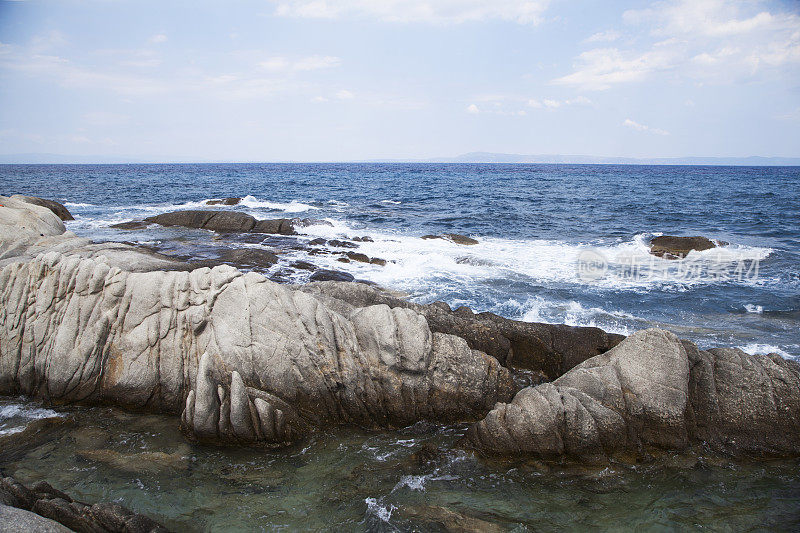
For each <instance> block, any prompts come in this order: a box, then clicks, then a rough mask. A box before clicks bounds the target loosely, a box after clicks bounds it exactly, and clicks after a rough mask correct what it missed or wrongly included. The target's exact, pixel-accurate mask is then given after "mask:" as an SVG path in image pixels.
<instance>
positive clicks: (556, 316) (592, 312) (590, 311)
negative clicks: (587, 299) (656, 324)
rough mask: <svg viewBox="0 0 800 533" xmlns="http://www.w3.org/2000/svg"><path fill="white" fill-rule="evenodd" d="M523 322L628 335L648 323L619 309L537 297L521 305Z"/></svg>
mask: <svg viewBox="0 0 800 533" xmlns="http://www.w3.org/2000/svg"><path fill="white" fill-rule="evenodd" d="M521 307H522V308H523V309H524V311H525V312H524V315H523V316H522V320H523V321H525V322H544V323H546V324H566V325H567V326H581V327H594V328H601V329H603V330H605V331H607V332H608V333H619V334H622V335H630V334H632V333H633V332H634V331H636V330H637V329H643V328H646V327H648V326H651V324H650V323H648V322H647V321H646V320H644V319H642V318H639V317H637V316H634V315H631V314H630V313H625V312H623V311H608V310H606V309H602V308H600V307H584V306H583V305H582V304H581V303H580V302H576V301H574V300H573V301H567V302H556V301H548V300H545V299H544V298H542V297H540V296H535V297H533V298H531V299H529V300H528V301H527V302H525V304H523V305H522V306H521Z"/></svg>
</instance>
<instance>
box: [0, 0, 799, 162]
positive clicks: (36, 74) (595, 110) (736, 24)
mask: <svg viewBox="0 0 800 533" xmlns="http://www.w3.org/2000/svg"><path fill="white" fill-rule="evenodd" d="M470 151H491V152H506V153H521V154H587V155H600V156H630V157H681V156H723V157H726V156H749V155H762V156H785V157H797V156H800V3H798V2H774V1H752V0H745V1H729V0H694V1H681V0H667V1H664V2H635V1H634V2H608V1H600V0H576V1H566V0H527V1H524V0H492V1H490V0H485V1H480V0H404V1H401V0H276V1H272V0H261V1H252V2H251V1H241V0H230V1H228V2H219V1H217V2H205V1H185V2H184V1H182V2H167V1H163V0H162V1H156V2H150V1H143V0H138V1H125V0H83V1H72V0H59V1H49V2H48V1H33V0H32V1H14V2H4V1H0V153H6V154H8V153H28V152H36V153H56V154H68V155H102V156H124V157H141V158H150V159H158V160H175V159H204V160H238V161H274V160H307V161H321V160H328V161H338V160H359V159H372V158H426V157H438V156H451V155H457V154H460V153H464V152H470Z"/></svg>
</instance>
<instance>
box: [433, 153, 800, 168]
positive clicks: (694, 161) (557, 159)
mask: <svg viewBox="0 0 800 533" xmlns="http://www.w3.org/2000/svg"><path fill="white" fill-rule="evenodd" d="M428 161H430V162H432V163H556V164H608V165H736V166H800V157H760V156H751V157H654V158H636V157H602V156H591V155H523V154H500V153H492V152H470V153H467V154H462V155H459V156H456V157H443V158H435V159H429V160H428Z"/></svg>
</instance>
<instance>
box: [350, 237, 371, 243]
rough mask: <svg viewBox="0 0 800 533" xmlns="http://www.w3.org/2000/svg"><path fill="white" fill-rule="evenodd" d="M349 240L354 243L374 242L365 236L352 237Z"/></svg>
mask: <svg viewBox="0 0 800 533" xmlns="http://www.w3.org/2000/svg"><path fill="white" fill-rule="evenodd" d="M351 240H353V241H356V242H375V241H373V240H372V237H367V236H364V237H353V238H352V239H351Z"/></svg>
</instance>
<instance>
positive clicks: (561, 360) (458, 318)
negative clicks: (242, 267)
mask: <svg viewBox="0 0 800 533" xmlns="http://www.w3.org/2000/svg"><path fill="white" fill-rule="evenodd" d="M318 272H320V271H318ZM311 280H312V281H323V280H320V279H319V278H315V277H314V276H312V277H311ZM300 290H303V291H306V292H310V293H312V294H321V295H325V296H328V297H330V298H334V299H336V300H339V301H342V302H347V303H348V304H349V305H351V306H354V307H364V306H368V305H375V304H381V305H388V306H389V307H391V308H398V307H399V308H405V309H411V310H413V311H414V312H417V313H419V314H421V315H422V316H424V317H425V319H426V320H427V322H428V325H429V326H430V328H431V330H432V331H436V332H439V333H447V334H451V335H456V336H458V337H461V338H463V339H465V340H466V341H467V343H468V344H469V346H470V347H471V348H473V349H475V350H480V351H482V352H485V353H487V354H489V355H491V356H493V357H495V358H497V360H498V361H500V362H501V363H502V364H503V365H505V366H511V367H517V368H523V369H528V370H534V371H536V372H540V373H541V374H542V375H543V376H544V377H545V378H547V379H555V378H557V377H558V376H560V375H562V374H563V373H564V372H566V371H567V370H569V369H570V368H572V367H573V366H575V365H577V364H578V363H581V362H582V361H584V360H586V359H588V358H590V357H594V356H595V355H598V354H601V353H603V352H605V351H607V350H609V349H611V348H612V347H613V346H615V345H616V344H617V343H618V342H620V341H621V340H622V339H623V338H624V337H623V336H622V335H615V334H611V333H606V332H604V331H603V330H601V329H598V328H584V327H574V326H563V325H558V324H537V323H531V322H519V321H516V320H509V319H506V318H503V317H500V316H497V315H495V314H493V313H479V314H474V313H472V311H471V310H469V309H466V308H465V309H466V312H465V311H464V310H463V309H462V310H456V311H451V310H450V307H449V306H448V305H447V304H445V303H443V302H439V303H438V304H431V305H420V304H416V303H413V302H409V301H408V300H406V299H404V298H402V297H399V296H397V295H396V294H392V293H391V292H389V291H385V290H381V289H379V288H376V287H372V286H369V285H365V284H362V283H335V282H326V283H309V284H307V285H304V286H302V287H300Z"/></svg>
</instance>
